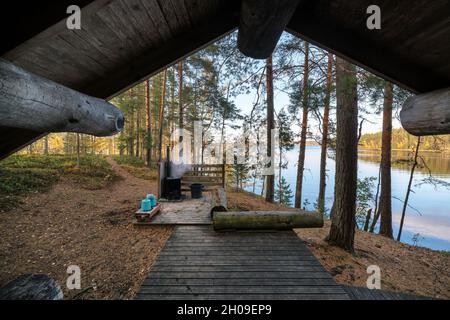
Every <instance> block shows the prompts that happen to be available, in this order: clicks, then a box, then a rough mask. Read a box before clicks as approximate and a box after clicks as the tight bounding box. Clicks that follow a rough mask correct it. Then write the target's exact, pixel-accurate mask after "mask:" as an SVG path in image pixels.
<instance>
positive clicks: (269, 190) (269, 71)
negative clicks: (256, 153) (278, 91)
mask: <svg viewBox="0 0 450 320" xmlns="http://www.w3.org/2000/svg"><path fill="white" fill-rule="evenodd" d="M266 83H267V85H266V86H267V87H266V90H267V156H268V157H269V158H272V129H275V124H274V101H273V66H272V56H270V57H269V58H267V60H266ZM270 165H271V166H274V163H273V161H271V162H270ZM266 180H267V183H266V201H268V202H273V201H274V187H275V186H274V184H275V183H274V182H275V176H274V175H273V174H269V175H267V176H266Z"/></svg>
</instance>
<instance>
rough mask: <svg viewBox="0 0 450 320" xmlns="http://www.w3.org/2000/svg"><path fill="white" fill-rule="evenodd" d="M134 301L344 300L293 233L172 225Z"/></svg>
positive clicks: (342, 290) (329, 276) (333, 283)
mask: <svg viewBox="0 0 450 320" xmlns="http://www.w3.org/2000/svg"><path fill="white" fill-rule="evenodd" d="M137 299H150V300H159V299H160V300H165V299H170V300H175V299H176V300H178V299H181V300H197V299H201V300H210V299H225V300H241V299H248V300H253V299H258V300H259V299H262V300H300V299H321V300H323V299H349V296H348V294H347V293H346V292H345V290H344V289H343V288H342V287H341V286H339V285H337V284H336V283H335V281H334V280H333V278H332V277H331V275H330V274H329V273H328V272H326V271H325V269H324V268H323V267H322V266H321V265H320V263H319V262H318V261H317V259H316V258H315V257H314V256H313V255H312V253H311V252H310V251H309V249H308V248H307V247H306V246H305V245H304V244H303V242H302V241H301V240H300V239H299V238H298V237H297V236H296V234H295V233H294V232H293V231H281V232H220V233H219V232H214V231H213V230H212V227H211V226H177V227H176V228H175V231H174V233H173V234H172V236H171V237H170V239H169V240H168V242H167V243H166V245H165V247H164V249H163V250H162V252H161V253H160V255H159V257H158V259H157V261H156V262H155V264H154V265H153V267H152V269H151V271H150V273H149V275H148V277H147V278H146V279H145V281H144V283H143V285H142V287H141V289H140V292H139V294H138V296H137Z"/></svg>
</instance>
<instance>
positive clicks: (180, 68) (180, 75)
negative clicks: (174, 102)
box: [178, 61, 184, 159]
mask: <svg viewBox="0 0 450 320" xmlns="http://www.w3.org/2000/svg"><path fill="white" fill-rule="evenodd" d="M183 117H184V113H183V61H180V62H178V127H179V129H180V130H182V129H183V128H184V121H183ZM179 143H180V148H179V150H180V156H179V159H182V157H183V148H182V146H181V144H182V143H183V136H182V135H180V141H179Z"/></svg>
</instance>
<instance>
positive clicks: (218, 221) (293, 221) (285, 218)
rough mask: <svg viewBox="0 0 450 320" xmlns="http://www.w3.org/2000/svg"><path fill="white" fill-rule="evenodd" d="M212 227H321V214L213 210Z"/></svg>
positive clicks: (230, 228)
mask: <svg viewBox="0 0 450 320" xmlns="http://www.w3.org/2000/svg"><path fill="white" fill-rule="evenodd" d="M213 227H214V230H290V229H292V228H321V227H323V215H322V214H321V213H318V212H308V211H304V210H296V211H242V212H214V214H213Z"/></svg>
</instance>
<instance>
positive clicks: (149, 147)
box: [145, 80, 152, 168]
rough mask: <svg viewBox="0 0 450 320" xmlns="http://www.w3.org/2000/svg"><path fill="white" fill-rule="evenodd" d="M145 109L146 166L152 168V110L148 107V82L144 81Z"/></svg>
mask: <svg viewBox="0 0 450 320" xmlns="http://www.w3.org/2000/svg"><path fill="white" fill-rule="evenodd" d="M145 108H146V110H147V165H148V167H149V168H151V167H152V108H151V105H150V80H147V81H145Z"/></svg>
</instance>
